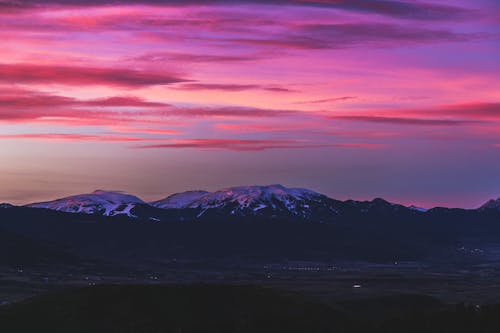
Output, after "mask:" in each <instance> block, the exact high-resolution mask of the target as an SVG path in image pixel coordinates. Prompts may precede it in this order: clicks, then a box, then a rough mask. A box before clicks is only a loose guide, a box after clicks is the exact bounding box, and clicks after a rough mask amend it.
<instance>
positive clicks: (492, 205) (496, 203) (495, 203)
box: [479, 198, 500, 211]
mask: <svg viewBox="0 0 500 333" xmlns="http://www.w3.org/2000/svg"><path fill="white" fill-rule="evenodd" d="M479 209H480V210H486V209H488V210H489V209H493V210H498V211H500V198H498V199H496V200H495V199H492V200H490V201H488V202H487V203H485V204H484V205H482V206H481V207H480V208H479Z"/></svg>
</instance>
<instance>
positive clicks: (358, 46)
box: [0, 0, 500, 207]
mask: <svg viewBox="0 0 500 333" xmlns="http://www.w3.org/2000/svg"><path fill="white" fill-rule="evenodd" d="M0 26H1V27H2V29H1V30H0V38H1V40H2V42H1V43H0V52H1V54H2V59H1V60H0V162H1V163H0V202H2V201H6V202H11V203H16V204H21V203H28V202H33V201H39V200H46V199H51V198H56V197H61V196H65V195H69V194H75V193H83V192H90V191H93V190H95V189H98V188H99V189H107V190H123V191H127V192H130V193H133V194H136V195H138V196H140V197H142V198H143V199H145V200H153V199H159V198H161V197H164V196H166V195H169V194H171V193H174V192H179V191H184V190H193V189H207V190H215V189H219V188H223V187H227V186H234V185H252V184H270V183H282V184H283V185H286V186H298V187H306V188H310V189H313V190H316V191H318V192H322V193H324V194H327V195H330V196H332V197H335V198H338V199H347V198H354V199H372V198H374V197H384V198H386V199H388V200H392V201H395V202H400V203H403V204H416V205H420V206H423V207H431V206H437V205H441V206H460V207H476V206H479V205H480V204H482V203H483V202H485V201H486V200H488V199H490V198H493V197H499V196H500V172H499V170H500V61H499V59H500V2H498V1H494V0H478V1H465V0H457V1H452V0H441V1H437V0H434V1H432V0H429V1H397V0H386V1H368V0H275V1H258V0H254V1H251V0H248V1H223V0H220V1H215V0H214V1H210V0H205V1H202V0H198V1H195V0H193V1H169V0H163V1H162V0H157V1H105V0H92V1H83V0H82V1H78V0H74V1H71V0H48V1H39V0H28V1H14V0H12V1H10V0H0Z"/></svg>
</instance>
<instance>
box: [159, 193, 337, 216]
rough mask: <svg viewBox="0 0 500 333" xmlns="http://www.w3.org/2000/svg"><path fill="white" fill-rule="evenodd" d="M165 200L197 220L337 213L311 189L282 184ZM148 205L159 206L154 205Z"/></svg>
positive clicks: (322, 197)
mask: <svg viewBox="0 0 500 333" xmlns="http://www.w3.org/2000/svg"><path fill="white" fill-rule="evenodd" d="M169 198H170V200H169ZM169 198H167V199H166V200H167V202H169V203H170V202H176V203H181V202H182V203H183V204H182V205H177V206H176V208H181V209H194V210H197V211H198V214H197V216H198V217H201V216H203V215H205V214H214V213H215V214H217V215H227V216H283V217H285V216H290V217H299V218H302V219H309V218H311V217H313V216H314V215H317V214H318V213H319V212H322V213H323V214H329V215H335V214H337V213H338V211H337V208H336V207H335V206H336V203H337V201H336V200H333V199H330V198H328V197H327V196H325V195H323V194H319V193H316V192H314V191H311V190H307V189H300V188H286V187H284V186H282V185H268V186H238V187H230V188H226V189H222V190H219V191H216V192H212V193H209V192H185V193H180V194H176V195H174V196H171V197H169ZM183 199H187V200H183ZM152 205H154V206H156V207H160V206H159V205H158V202H155V203H152ZM163 207H165V205H163Z"/></svg>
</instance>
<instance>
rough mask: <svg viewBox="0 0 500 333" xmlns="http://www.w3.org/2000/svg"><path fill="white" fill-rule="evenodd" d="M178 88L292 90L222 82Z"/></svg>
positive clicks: (190, 84)
mask: <svg viewBox="0 0 500 333" xmlns="http://www.w3.org/2000/svg"><path fill="white" fill-rule="evenodd" d="M173 89H178V90H195V91H196V90H222V91H244V90H255V89H258V90H265V91H272V92H292V90H291V89H287V88H282V87H269V86H262V85H258V84H221V83H187V84H182V85H180V86H176V87H174V88H173Z"/></svg>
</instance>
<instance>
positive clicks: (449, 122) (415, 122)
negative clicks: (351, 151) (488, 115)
mask: <svg viewBox="0 0 500 333" xmlns="http://www.w3.org/2000/svg"><path fill="white" fill-rule="evenodd" d="M328 118H329V119H335V120H347V121H361V122H368V123H379V124H392V125H411V126H456V125H464V124H471V123H477V121H473V120H455V119H421V118H404V117H381V116H328Z"/></svg>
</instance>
